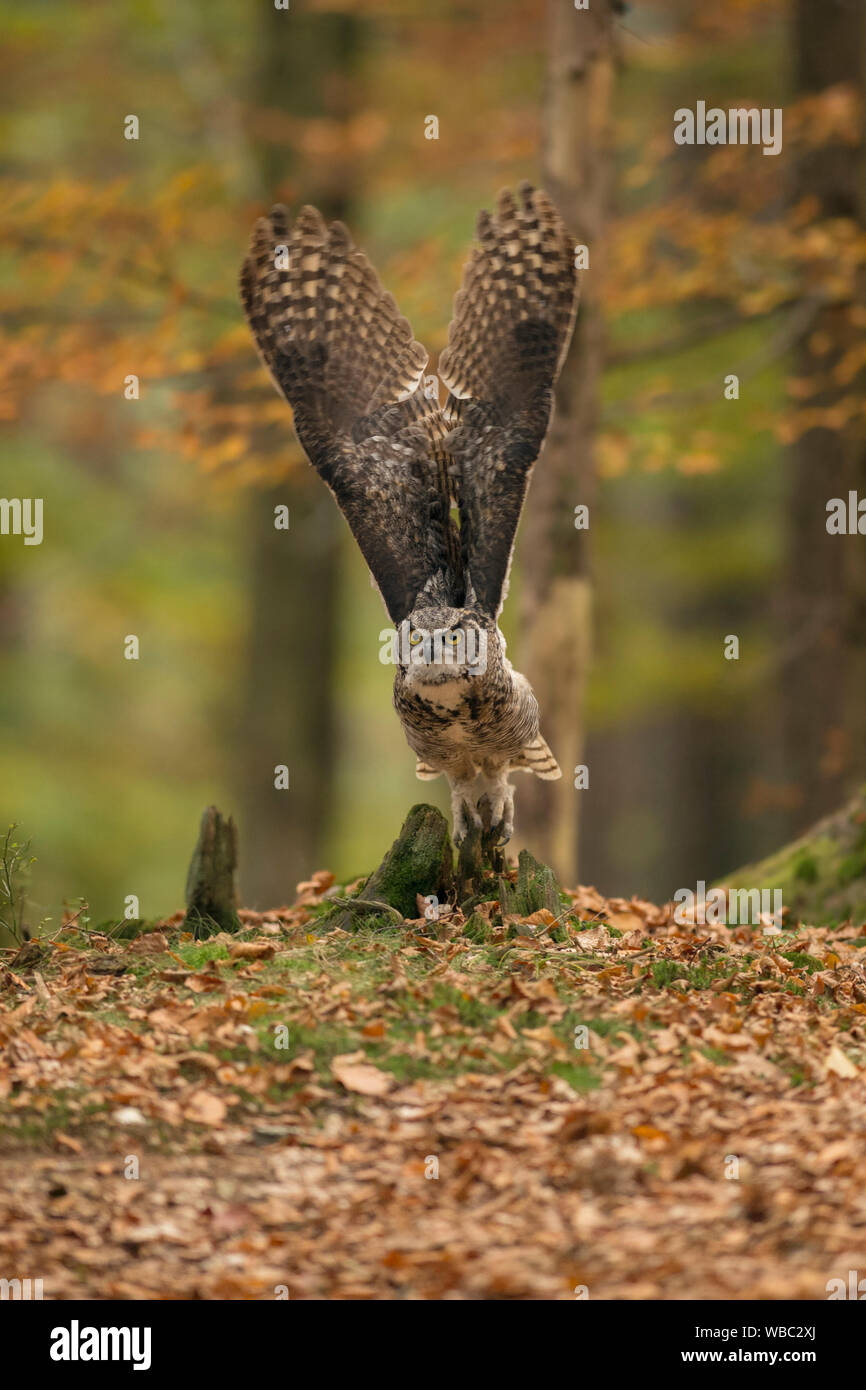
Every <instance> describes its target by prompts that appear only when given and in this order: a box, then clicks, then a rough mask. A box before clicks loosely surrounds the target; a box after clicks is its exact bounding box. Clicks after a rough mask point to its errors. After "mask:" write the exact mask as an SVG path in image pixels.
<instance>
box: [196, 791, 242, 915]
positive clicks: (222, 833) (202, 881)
mask: <svg viewBox="0 0 866 1390" xmlns="http://www.w3.org/2000/svg"><path fill="white" fill-rule="evenodd" d="M237 867H238V831H237V826H236V825H235V823H234V820H233V819H232V817H231V816H229V817H228V819H226V818H225V817H224V816H223V815H222V814H221V813H220V812H219V811H218V810H217V808H216V806H208V808H207V810H206V811H204V812H203V814H202V818H201V826H200V827H199V832H198V841H197V843H196V847H195V849H194V850H193V853H192V859H191V860H190V865H189V871H188V873H187V876H186V923H187V925H188V926H190V927H192V928H193V930H194V932H195V934H196V936H207V935H209V933H210V932H211V931H214V930H222V931H237V929H238V926H239V925H240V924H239V922H238V916H237V909H238V902H239V899H238V889H237Z"/></svg>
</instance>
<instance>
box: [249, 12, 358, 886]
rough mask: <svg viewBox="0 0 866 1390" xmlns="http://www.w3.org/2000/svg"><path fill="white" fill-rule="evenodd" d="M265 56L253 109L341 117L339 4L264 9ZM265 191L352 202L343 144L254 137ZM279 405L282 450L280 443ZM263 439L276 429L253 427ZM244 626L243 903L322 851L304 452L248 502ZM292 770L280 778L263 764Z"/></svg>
mask: <svg viewBox="0 0 866 1390" xmlns="http://www.w3.org/2000/svg"><path fill="white" fill-rule="evenodd" d="M262 26H263V28H262V40H263V42H262V57H261V64H260V67H259V70H258V72H257V73H256V75H255V82H256V88H255V93H254V100H255V103H256V105H257V106H258V107H259V108H262V109H265V110H268V109H273V110H276V111H284V112H287V113H288V114H290V115H291V116H293V117H300V118H308V117H313V116H324V117H328V118H330V119H332V120H337V121H345V120H346V119H347V118H348V116H349V115H350V114H351V111H352V107H353V102H354V99H355V94H354V89H353V76H354V65H355V60H356V56H357V52H358V48H359V40H360V33H361V30H360V25H359V21H358V20H357V18H355V17H353V16H351V15H347V14H336V13H335V14H320V15H294V14H292V15H291V16H287V15H286V14H285V12H283V11H276V10H274V8H273V7H270V8H266V9H264V10H263V11H262ZM259 163H260V169H261V183H262V190H263V199H264V201H265V202H267V203H271V202H275V201H277V200H278V198H279V196H280V189H281V187H283V186H284V185H285V183H286V181H287V179H288V178H289V177H292V178H293V180H294V181H295V182H296V183H297V184H299V185H300V186H301V188H302V195H301V198H300V201H301V202H312V203H316V204H317V205H318V207H319V208H320V210H321V211H322V213H323V214H324V215H325V216H326V217H329V218H342V219H346V218H347V217H348V214H349V209H350V206H351V183H352V179H353V173H352V167H351V161H350V160H349V158H348V156H347V157H346V158H345V159H343V160H342V161H340V160H333V159H331V160H328V161H326V164H325V167H324V170H321V169H319V168H318V167H313V166H312V165H311V164H310V163H309V162H308V161H306V160H305V159H304V157H303V156H301V157H300V158H299V157H298V155H297V153H296V152H295V150H294V149H286V148H282V147H278V146H276V145H274V144H273V143H270V142H268V143H262V145H261V146H260V148H259ZM290 429H291V426H290V421H289V414H288V411H287V412H286V420H285V439H286V452H287V454H288V452H289V450H290V448H291V435H290ZM263 441H264V442H265V443H266V444H267V447H268V448H270V449H272V447H273V437H272V435H269V434H268V427H267V426H265V427H263ZM278 505H284V506H288V508H289V513H290V526H289V530H288V531H286V530H277V529H276V528H275V526H274V508H275V507H276V506H278ZM249 526H250V540H251V544H250V556H249V564H250V595H251V618H250V622H251V629H250V636H249V649H248V660H247V674H246V689H245V696H244V705H243V715H242V723H241V737H240V748H239V760H238V781H239V784H240V789H241V797H242V820H241V829H242V833H243V840H244V863H243V887H244V897H245V900H246V901H247V902H248V903H257V904H259V905H261V906H273V905H277V904H279V903H282V902H286V901H290V900H291V897H292V895H293V893H294V888H295V884H296V883H297V882H298V880H299V879H303V878H307V877H308V876H309V873H310V871H311V869H312V868H314V867H315V866H316V865H317V864H319V863H321V861H322V857H323V853H324V841H325V834H326V831H327V828H328V822H329V819H330V815H331V809H332V801H333V769H334V741H335V733H336V730H335V715H334V697H333V687H334V661H333V652H334V628H335V616H336V600H337V577H338V558H339V536H340V531H339V518H338V516H337V510H336V507H335V506H334V503H333V500H332V499H331V497H330V496H329V494H328V493H327V491H326V489H325V488H324V487H323V486H322V484H321V482H320V481H319V479H318V478H317V477H315V476H314V475H313V474H312V470H310V469H309V468H308V466H307V463H306V460H305V459H302V461H301V463H300V468H299V469H298V470H296V471H295V472H294V473H293V474H292V475H291V476H289V477H287V478H286V480H285V482H282V483H280V484H278V485H276V486H274V487H270V488H266V489H264V490H260V491H257V492H256V493H255V494H254V495H253V497H252V499H251V502H250V518H249ZM281 764H284V765H286V766H287V767H288V769H289V783H290V784H289V788H288V790H284V789H278V788H276V787H275V786H274V769H275V767H277V766H279V765H281Z"/></svg>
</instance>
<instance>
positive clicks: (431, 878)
mask: <svg viewBox="0 0 866 1390" xmlns="http://www.w3.org/2000/svg"><path fill="white" fill-rule="evenodd" d="M419 894H420V895H421V897H422V898H430V897H432V898H435V899H436V901H437V902H439V903H444V902H447V901H448V900H449V899H450V900H451V901H453V899H454V865H453V855H452V849H451V836H450V834H449V832H448V823H447V821H446V820H445V817H444V816H443V815H442V812H441V811H438V810H437V809H436V807H435V806H427V805H424V804H423V803H422V804H420V805H418V806H413V807H412V809H411V811H410V812H409V814H408V816H407V817H406V820H405V821H404V823H403V828H402V830H401V831H400V834H399V835H398V836H397V839H396V840H395V841H394V843H393V845H392V846H391V848H390V849H389V850H388V853H387V854H386V855H385V858H384V859H383V860H382V862H381V864H380V865H379V867H378V869H375V870H374V871H373V873H372V874H371V875H370V877H369V878H368V879H367V882H366V883H365V884H364V887H363V888H362V889H361V892H360V894H359V895H358V897H357V898H353V899H346V900H345V909H344V910H343V911H342V912H341V913H340V915H339V917H331V916H329V917H328V919H327V920H328V923H329V925H331V926H333V925H337V926H340V927H342V928H343V930H344V931H345V930H350V929H351V928H352V926H353V925H354V924H355V923H356V922H357V921H358V920H362V919H363V917H364V916H368V915H371V914H375V913H376V912H379V913H382V914H383V915H384V916H388V917H390V918H391V919H392V920H393V921H400V920H402V919H404V918H407V917H412V918H415V917H417V916H418V915H419V914H418V895H419ZM341 906H343V904H342V903H341Z"/></svg>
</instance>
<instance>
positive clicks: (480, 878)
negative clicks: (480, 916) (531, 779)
mask: <svg viewBox="0 0 866 1390" xmlns="http://www.w3.org/2000/svg"><path fill="white" fill-rule="evenodd" d="M481 810H482V821H483V824H482V827H481V828H480V829H479V828H478V827H477V826H475V825H473V824H472V823H471V818H470V817H469V816H468V815H467V823H468V824H469V832H468V834H467V835H466V836H465V838H464V839H463V840H462V841H461V843H460V848H459V850H458V854H457V901H458V902H459V903H460V905H461V906H462V907H463V909H464V911H465V910H466V909H467V907H471V906H472V905H473V904H474V903H476V902H480V901H482V900H483V899H484V898H485V897H487V898H491V897H495V896H496V893H497V887H498V878H499V875H500V874H501V873H504V871H505V856H504V854H503V852H502V848H501V846H500V845H499V844H498V843H497V840H496V833H495V831H494V830H492V829H491V826H490V806H489V803H488V802H487V798H486V797H485V798H483V801H482V807H481Z"/></svg>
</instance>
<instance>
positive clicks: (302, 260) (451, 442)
mask: <svg viewBox="0 0 866 1390" xmlns="http://www.w3.org/2000/svg"><path fill="white" fill-rule="evenodd" d="M478 243H479V244H478V246H477V247H476V248H475V249H474V250H473V252H472V254H471V257H470V259H469V262H468V264H467V267H466V271H465V274H464V280H463V286H462V288H461V289H460V291H459V293H458V295H457V297H456V300H455V304H454V320H453V322H452V324H451V329H450V332H449V337H448V346H447V347H446V349H445V350H444V352H443V353H442V355H441V357H440V361H439V375H440V377H441V380H442V381H443V382H444V384H445V386H446V387H447V389H448V396H447V399H446V402H445V404H444V406H443V407H442V408H441V409H440V407H439V404H438V401H437V400H436V399H434V398H432V396H428V395H427V394H425V392H424V389H423V385H422V383H423V377H424V370H425V367H426V365H427V353H426V351H425V350H424V348H423V347H422V346H421V344H420V343H418V342H416V341H415V339H414V338H413V336H412V330H411V328H410V326H409V324H408V322H407V320H406V319H405V318H403V317H402V316H401V315H400V313H399V310H398V309H397V306H396V304H395V302H394V300H393V298H392V297H391V295H390V294H387V293H386V292H385V291H384V290H383V289H382V287H381V285H380V283H379V281H378V279H377V277H376V273H375V271H374V270H373V268H372V266H371V265H370V263H369V261H368V260H367V258H366V256H365V255H364V254H363V252H361V251H358V250H356V249H355V247H354V246H353V243H352V240H351V237H350V236H349V233H348V231H347V230H346V228H345V227H344V226H343V225H342V224H341V223H339V222H335V223H333V224H332V225H331V226H330V227H328V226H326V224H325V223H324V221H323V220H322V218H321V216H320V215H319V213H318V212H316V210H315V209H314V208H309V207H305V208H303V209H301V211H300V212H299V214H298V216H297V218H296V219H295V222H294V225H290V222H289V218H288V214H287V212H286V210H285V209H284V208H280V207H277V208H274V209H273V211H272V212H271V214H270V216H269V217H267V218H262V219H260V221H259V222H258V223H257V224H256V226H255V229H254V231H253V236H252V241H251V244H250V250H249V253H248V255H247V258H246V261H245V262H244V266H243V271H242V274H241V294H242V299H243V303H244V308H245V311H246V314H247V318H248V320H249V323H250V327H251V329H252V333H253V337H254V339H255V341H256V344H257V346H258V349H259V352H260V354H261V357H262V360H263V361H264V363H265V365H266V366H267V367H268V369H269V371H270V373H271V375H272V377H273V378H274V381H275V383H276V385H277V388H278V390H280V392H281V393H282V394H283V395H284V396H285V397H286V399H287V400H288V401H289V403H290V405H291V407H292V411H293V414H294V422H295V429H296V431H297V434H298V438H299V440H300V442H301V444H302V446H303V448H304V450H305V451H306V453H307V456H308V458H309V459H310V462H311V463H312V464H313V466H314V468H315V469H316V470H317V472H318V473H319V474H320V475H321V476H322V477H323V478H324V480H325V482H326V483H327V484H328V485H329V487H330V488H331V490H332V492H333V493H334V496H335V498H336V500H337V502H338V504H339V506H340V508H341V510H342V511H343V513H344V515H345V517H346V520H347V521H348V523H349V526H350V527H351V529H352V532H353V533H354V535H355V538H356V540H357V541H358V544H359V546H360V548H361V551H362V552H363V554H364V557H365V559H366V561H367V563H368V565H369V566H370V570H371V572H372V574H373V577H374V579H375V581H376V583H377V584H378V586H379V589H380V591H381V593H382V597H383V599H384V602H385V605H386V607H387V609H388V612H389V614H390V616H391V618H392V620H393V622H394V623H395V625H398V626H399V625H400V624H402V623H403V622H404V620H406V621H408V623H409V627H410V629H411V632H412V641H413V642H416V640H417V643H418V644H422V645H424V644H426V645H430V643H431V642H432V646H433V647H434V648H435V646H436V643H435V641H433V638H434V637H435V638H436V640H437V641H439V648H440V649H439V654H438V656H436V657H435V658H433V659H425V660H424V661H416V660H415V659H414V658H413V659H411V660H409V659H406V657H405V655H404V656H403V657H401V658H400V660H399V661H398V665H397V671H396V677H395V684H394V701H395V705H396V708H397V711H398V713H399V715H400V719H401V721H402V723H403V727H404V731H405V733H406V737H407V740H408V742H409V744H410V746H411V747H412V748H413V749H414V751H415V752H416V754H417V755H418V763H417V765H416V771H417V773H418V776H419V777H422V778H427V777H432V776H438V775H439V774H440V773H443V772H444V773H445V774H446V775H447V776H448V779H449V782H450V784H451V789H452V806H453V810H454V821H455V835H456V836H459V835H460V834H461V833H464V832H465V829H466V826H467V818H472V819H473V820H475V821H478V820H479V817H480V814H481V813H482V812H483V814H484V815H486V816H487V818H488V820H489V821H490V823H492V824H493V825H497V826H499V827H500V830H501V834H502V837H503V838H504V839H507V838H508V837H509V836H510V834H511V830H512V821H513V794H512V789H511V787H510V785H509V783H508V775H509V772H511V771H527V772H533V773H535V775H537V776H539V777H558V776H560V775H561V774H560V771H559V768H558V767H557V765H556V761H555V759H554V757H553V754H552V753H551V752H550V749H549V748H548V747H547V744H546V743H545V742H544V740H543V739H542V737H541V735H540V733H539V728H538V706H537V704H536V701H535V697H534V695H533V694H532V691H531V689H530V687H529V684H528V682H527V681H526V680H525V678H524V677H523V676H521V675H520V674H519V673H518V672H515V671H513V670H512V667H511V664H510V662H509V661H508V660H507V658H506V656H505V643H504V640H503V638H502V635H501V633H500V631H499V628H498V624H497V618H498V615H499V612H500V610H501V607H502V603H503V600H504V597H505V593H506V589H507V581H508V571H509V567H510V563H511V554H512V550H513V545H514V536H515V533H516V530H517V524H518V522H519V519H520V513H521V510H522V507H523V502H524V499H525V496H526V490H527V486H528V483H529V477H530V473H531V471H532V467H533V465H534V463H535V460H536V458H537V456H538V453H539V451H540V449H541V446H542V443H543V441H544V436H545V433H546V430H547V427H548V424H549V421H550V413H551V409H552V403H553V386H554V383H555V381H556V377H557V374H558V372H559V369H560V367H561V365H562V361H563V359H564V356H565V353H566V351H567V348H568V343H569V339H570V335H571V330H572V326H573V323H574V314H575V310H576V302H577V276H576V271H575V268H574V248H573V245H572V243H571V239H570V237H569V235H568V232H567V231H566V229H565V227H564V225H563V223H562V221H561V219H560V217H559V215H558V213H557V212H556V209H555V208H554V207H553V205H552V203H551V202H550V200H549V199H548V198H547V196H546V195H545V194H544V193H543V192H541V191H539V190H535V189H532V188H530V187H529V185H526V184H524V185H522V186H521V188H520V190H519V195H518V197H517V198H515V197H514V195H513V194H511V193H510V192H508V191H505V192H503V193H501V194H500V197H499V201H498V205H497V210H496V213H495V214H494V215H493V216H490V215H489V214H488V213H484V212H483V213H481V215H480V216H479V219H478ZM452 502H455V503H456V505H457V512H458V516H459V522H460V525H459V530H458V528H457V526H456V525H455V523H454V521H453V519H452V518H451V516H450V511H451V505H452ZM470 639H471V641H470ZM442 642H445V643H447V644H451V646H452V647H453V648H454V649H455V650H456V648H457V647H460V646H461V644H462V643H466V642H468V644H469V645H473V644H474V646H475V648H476V659H475V660H470V659H469V658H468V656H466V654H465V652H464V655H463V657H462V658H461V659H460V660H446V659H444V655H443V650H442V649H441V648H442ZM480 642H483V644H484V650H485V659H484V662H483V665H482V664H480V663H479V661H478V659H477V644H478V643H480ZM425 649H426V646H425ZM467 650H468V648H467ZM416 654H417V653H416Z"/></svg>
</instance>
